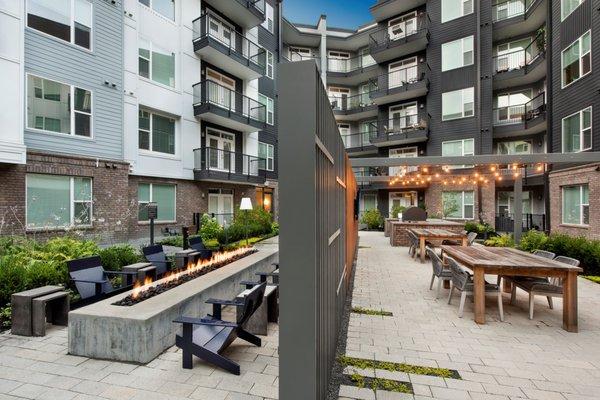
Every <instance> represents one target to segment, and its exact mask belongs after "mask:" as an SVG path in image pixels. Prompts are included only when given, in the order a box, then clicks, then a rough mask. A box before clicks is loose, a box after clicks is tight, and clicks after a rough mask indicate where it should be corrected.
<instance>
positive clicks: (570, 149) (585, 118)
mask: <svg viewBox="0 0 600 400" xmlns="http://www.w3.org/2000/svg"><path fill="white" fill-rule="evenodd" d="M591 148H592V107H588V108H586V109H584V110H581V111H579V112H576V113H575V114H572V115H570V116H568V117H566V118H563V120H562V149H563V150H562V151H563V153H577V152H579V151H584V150H590V149H591Z"/></svg>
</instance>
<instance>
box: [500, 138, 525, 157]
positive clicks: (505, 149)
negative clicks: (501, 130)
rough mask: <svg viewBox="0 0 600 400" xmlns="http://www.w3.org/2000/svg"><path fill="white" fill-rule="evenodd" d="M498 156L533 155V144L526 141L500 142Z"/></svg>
mask: <svg viewBox="0 0 600 400" xmlns="http://www.w3.org/2000/svg"><path fill="white" fill-rule="evenodd" d="M498 154H531V143H530V142H527V141H524V140H515V141H513V142H500V143H498Z"/></svg>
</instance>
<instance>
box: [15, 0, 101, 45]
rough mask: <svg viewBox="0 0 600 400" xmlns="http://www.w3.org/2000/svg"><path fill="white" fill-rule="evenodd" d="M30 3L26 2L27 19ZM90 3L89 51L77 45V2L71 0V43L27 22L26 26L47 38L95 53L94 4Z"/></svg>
mask: <svg viewBox="0 0 600 400" xmlns="http://www.w3.org/2000/svg"><path fill="white" fill-rule="evenodd" d="M29 1H30V0H27V1H26V4H25V7H26V10H25V18H27V15H28V14H29ZM87 1H88V3H90V14H91V19H90V20H91V25H92V26H90V48H89V49H87V48H85V47H83V46H80V45H78V44H75V0H71V20H70V21H69V23H70V24H71V26H70V28H71V41H66V40H64V39H61V38H59V37H56V36H54V35H50V34H49V33H46V32H42V31H39V30H37V29H35V28H32V27H30V26H29V24H28V23H27V22H25V25H26V26H27V29H31V30H32V31H35V32H36V33H38V34H40V35H44V36H46V37H49V38H52V39H55V40H58V41H60V42H61V43H67V44H70V45H71V46H75V47H77V48H78V49H82V50H84V51H88V52H90V53H92V52H93V51H94V3H92V2H91V1H90V0H87Z"/></svg>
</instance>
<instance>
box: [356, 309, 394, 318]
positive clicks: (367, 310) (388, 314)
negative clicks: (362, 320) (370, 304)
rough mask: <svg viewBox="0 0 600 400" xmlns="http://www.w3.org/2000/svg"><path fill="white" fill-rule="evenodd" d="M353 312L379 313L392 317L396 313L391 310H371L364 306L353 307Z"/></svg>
mask: <svg viewBox="0 0 600 400" xmlns="http://www.w3.org/2000/svg"><path fill="white" fill-rule="evenodd" d="M352 312H353V313H355V314H365V315H379V316H382V317H391V316H393V315H394V314H392V313H391V312H389V311H383V310H371V309H369V308H363V307H352Z"/></svg>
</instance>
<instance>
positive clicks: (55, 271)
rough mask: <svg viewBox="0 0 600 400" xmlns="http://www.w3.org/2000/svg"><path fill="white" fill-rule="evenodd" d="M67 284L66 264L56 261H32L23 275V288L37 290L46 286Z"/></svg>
mask: <svg viewBox="0 0 600 400" xmlns="http://www.w3.org/2000/svg"><path fill="white" fill-rule="evenodd" d="M68 282H69V278H68V272H67V267H66V264H64V263H60V262H57V261H40V260H32V261H31V263H30V265H29V266H28V267H27V272H26V274H25V286H26V287H27V288H37V287H40V286H46V285H63V286H66V285H67V283H68Z"/></svg>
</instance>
